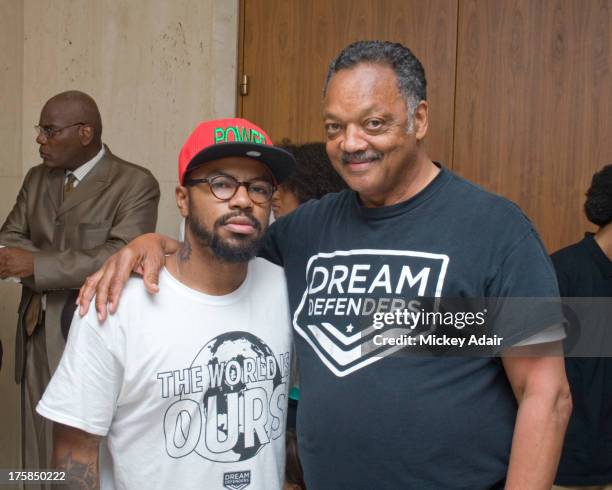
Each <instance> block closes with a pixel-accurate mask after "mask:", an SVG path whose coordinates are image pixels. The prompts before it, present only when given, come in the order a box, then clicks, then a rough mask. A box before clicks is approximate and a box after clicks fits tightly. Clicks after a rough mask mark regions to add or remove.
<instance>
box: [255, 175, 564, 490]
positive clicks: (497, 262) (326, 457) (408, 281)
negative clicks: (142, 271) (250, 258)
mask: <svg viewBox="0 0 612 490" xmlns="http://www.w3.org/2000/svg"><path fill="white" fill-rule="evenodd" d="M262 255H263V256H264V257H266V258H268V259H269V260H271V261H273V262H275V263H277V264H280V265H283V266H284V268H285V273H286V276H287V282H288V288H289V300H290V306H291V312H292V318H293V326H294V330H295V333H296V335H295V342H296V349H297V354H298V361H299V369H300V404H299V408H298V420H297V428H298V439H299V447H300V457H301V459H302V464H303V466H304V473H305V476H306V484H307V486H308V488H309V489H312V490H331V489H333V490H340V489H344V488H346V489H351V490H356V489H364V490H365V489H367V490H372V489H377V490H383V489H398V488H401V489H419V490H425V489H436V490H440V489H453V488H470V489H483V488H492V487H494V486H495V485H496V484H499V482H503V480H504V478H505V475H506V471H507V464H508V459H509V452H510V446H511V439H512V432H513V428H514V421H515V417H516V402H515V399H514V396H513V394H512V390H511V387H510V385H509V383H508V381H507V378H506V376H505V373H504V370H503V367H502V365H501V362H500V360H499V359H496V358H456V357H455V358H432V357H406V356H404V357H399V356H394V355H391V354H392V353H393V352H394V349H393V348H389V349H388V350H386V351H383V352H380V351H376V352H374V353H373V352H372V351H370V350H369V349H368V348H366V342H365V340H364V339H366V338H368V336H369V335H370V334H371V325H372V316H371V313H372V311H376V310H378V311H390V310H392V309H396V308H402V307H405V306H406V304H408V303H409V302H410V301H411V300H412V299H414V298H418V297H423V296H438V297H439V296H451V297H485V296H496V297H502V296H503V297H505V296H518V297H525V296H527V297H528V296H538V297H549V296H558V290H557V284H556V278H555V275H554V270H553V268H552V264H551V263H550V259H549V258H548V255H547V254H546V252H545V250H544V247H543V246H542V243H541V241H540V240H539V238H538V236H537V234H536V232H535V231H534V229H533V227H532V225H531V223H530V222H529V220H528V219H527V218H526V217H525V216H524V215H523V214H522V213H521V211H520V210H519V209H518V207H516V206H515V205H514V204H512V203H511V202H509V201H507V200H505V199H503V198H501V197H499V196H495V195H493V194H490V193H488V192H486V191H484V190H483V189H481V188H479V187H477V186H475V185H473V184H471V183H470V182H468V181H466V180H464V179H462V178H460V177H458V176H456V175H455V174H453V173H452V172H450V171H448V170H446V169H443V168H442V169H441V171H440V173H439V174H438V175H437V177H436V178H435V179H434V180H433V181H432V182H431V183H430V184H429V185H428V186H427V187H426V188H425V189H424V190H423V191H421V192H420V193H419V194H418V195H416V196H414V197H413V198H411V199H409V200H408V201H405V202H403V203H400V204H397V205H394V206H388V207H382V208H365V207H363V206H361V205H360V203H359V199H358V197H357V195H356V194H355V193H354V192H353V191H350V190H347V191H343V192H341V193H337V194H331V195H328V196H326V197H324V198H323V199H321V200H319V201H311V202H309V203H307V204H305V205H303V206H301V207H300V208H298V209H297V210H296V211H294V212H293V213H291V214H290V215H288V216H286V217H284V218H282V219H280V220H278V221H277V222H275V223H274V224H273V225H272V226H271V227H270V230H269V234H268V240H267V241H266V244H265V246H264V249H263V251H262ZM561 321H562V317H561V315H560V313H558V312H557V313H556V314H553V315H549V316H548V317H547V318H532V319H531V320H530V322H526V323H522V324H521V327H520V328H518V329H517V330H516V331H514V332H508V335H509V337H510V338H511V339H509V340H512V341H513V342H519V341H521V340H524V339H526V338H528V337H530V336H531V335H533V334H534V333H536V332H538V331H540V330H542V329H544V328H546V327H548V326H549V325H553V324H556V323H560V322H561Z"/></svg>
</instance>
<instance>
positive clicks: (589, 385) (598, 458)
mask: <svg viewBox="0 0 612 490" xmlns="http://www.w3.org/2000/svg"><path fill="white" fill-rule="evenodd" d="M586 197H587V199H586V202H585V204H584V211H585V214H586V216H587V218H588V220H589V221H590V222H591V223H593V224H594V225H597V226H598V227H599V230H598V231H597V232H596V233H595V234H593V233H586V234H585V237H584V238H583V239H582V240H581V241H580V242H578V243H575V244H573V245H570V246H569V247H566V248H564V249H562V250H559V251H558V252H556V253H554V254H553V255H552V260H553V264H554V265H555V269H556V271H557V277H558V280H559V289H560V292H561V296H564V297H609V298H612V165H606V166H605V167H604V168H603V169H601V170H600V171H599V172H597V173H596V174H595V175H593V181H592V182H591V187H590V188H589V190H588V191H587V193H586ZM587 327H588V325H587ZM565 368H566V371H567V378H568V380H569V382H570V387H571V391H572V397H573V402H574V412H573V414H572V416H571V419H570V422H569V425H568V427H567V433H566V436H565V443H564V446H563V453H562V455H561V461H560V462H559V470H558V473H557V478H556V480H555V483H556V484H557V485H562V487H554V488H587V487H586V486H588V488H589V489H594V490H608V489H612V417H611V416H610V414H612V358H610V357H590V358H585V357H581V358H579V357H575V358H571V357H568V358H567V359H566V360H565Z"/></svg>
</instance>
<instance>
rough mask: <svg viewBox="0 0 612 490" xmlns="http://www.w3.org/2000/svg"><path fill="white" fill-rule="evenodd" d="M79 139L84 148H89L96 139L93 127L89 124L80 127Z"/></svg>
mask: <svg viewBox="0 0 612 490" xmlns="http://www.w3.org/2000/svg"><path fill="white" fill-rule="evenodd" d="M79 138H80V140H81V145H82V146H88V145H89V144H90V143H91V142H92V140H93V138H94V130H93V126H91V125H89V124H83V125H82V126H80V127H79Z"/></svg>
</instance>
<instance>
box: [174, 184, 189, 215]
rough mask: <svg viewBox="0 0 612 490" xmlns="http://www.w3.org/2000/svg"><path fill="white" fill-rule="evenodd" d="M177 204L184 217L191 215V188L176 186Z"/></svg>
mask: <svg viewBox="0 0 612 490" xmlns="http://www.w3.org/2000/svg"><path fill="white" fill-rule="evenodd" d="M175 193H176V206H177V207H178V209H179V212H180V213H181V216H182V217H183V218H186V217H187V216H189V190H188V189H187V187H183V186H182V185H180V184H179V185H177V186H176V190H175Z"/></svg>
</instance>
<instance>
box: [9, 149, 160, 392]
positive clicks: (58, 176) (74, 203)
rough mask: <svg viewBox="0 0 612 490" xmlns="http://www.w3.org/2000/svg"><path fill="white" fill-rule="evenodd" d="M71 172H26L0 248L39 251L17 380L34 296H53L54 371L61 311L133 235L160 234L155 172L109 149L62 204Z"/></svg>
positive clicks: (27, 286)
mask: <svg viewBox="0 0 612 490" xmlns="http://www.w3.org/2000/svg"><path fill="white" fill-rule="evenodd" d="M63 185H64V170H62V169H51V168H48V167H46V166H44V165H38V166H36V167H33V168H32V169H30V171H29V172H28V173H27V175H26V177H25V179H24V182H23V185H22V187H21V190H20V191H19V194H18V196H17V202H16V203H15V206H14V207H13V210H12V211H11V212H10V214H9V215H8V217H7V219H6V221H5V222H4V224H3V225H2V228H1V229H0V244H2V245H6V246H12V247H20V248H24V249H27V250H30V251H32V252H34V274H33V275H32V276H30V277H27V278H24V279H23V280H22V283H23V290H22V296H21V301H20V304H19V310H18V323H17V342H16V352H15V379H16V381H17V382H18V383H19V382H21V379H22V376H23V369H24V365H25V335H26V333H25V329H24V325H23V316H24V312H25V311H26V308H27V306H28V304H29V302H30V300H31V298H32V292H33V291H36V292H44V293H46V295H47V307H46V313H45V336H46V344H47V357H48V362H49V370H50V372H51V373H53V371H54V370H55V368H56V366H57V364H58V363H59V359H60V357H61V355H62V350H63V344H64V341H63V338H62V334H61V329H60V317H61V312H62V308H63V307H64V304H65V303H66V298H67V297H68V295H69V293H70V290H71V289H75V288H79V287H80V286H81V285H82V284H83V282H84V281H85V278H86V277H87V276H88V275H89V274H91V273H92V272H94V271H95V270H97V269H98V268H99V267H100V266H101V265H102V264H103V263H104V261H105V260H106V259H107V258H108V257H109V256H110V255H112V254H113V253H115V252H116V251H117V250H119V249H120V248H121V247H122V246H123V245H125V244H126V243H127V242H128V241H130V240H131V239H132V238H134V237H136V236H138V235H141V234H143V233H147V232H152V231H154V230H155V224H156V222H157V205H158V203H159V196H160V194H159V185H158V183H157V181H156V180H155V178H154V177H153V175H152V174H151V172H149V171H148V170H146V169H144V168H142V167H139V166H137V165H134V164H132V163H128V162H126V161H123V160H121V159H119V158H117V157H116V156H114V155H113V154H111V153H110V151H109V150H108V148H106V154H105V155H104V157H103V158H102V159H101V160H100V161H99V162H98V163H97V164H96V165H95V166H94V168H93V169H92V170H91V171H90V172H89V173H88V174H87V175H86V176H85V178H84V179H83V181H82V182H80V183H79V185H78V186H77V187H76V188H75V189H74V190H73V191H72V192H70V194H68V195H67V196H66V199H65V200H64V201H63V202H62V192H63Z"/></svg>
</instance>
